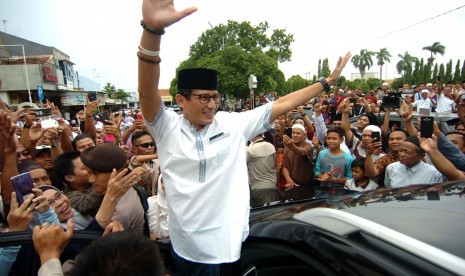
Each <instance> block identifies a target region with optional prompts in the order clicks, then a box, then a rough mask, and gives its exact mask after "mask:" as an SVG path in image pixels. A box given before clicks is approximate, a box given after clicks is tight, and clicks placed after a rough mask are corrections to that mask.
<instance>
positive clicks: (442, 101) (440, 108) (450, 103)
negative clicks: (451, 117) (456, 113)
mask: <svg viewBox="0 0 465 276" xmlns="http://www.w3.org/2000/svg"><path fill="white" fill-rule="evenodd" d="M451 92H452V91H451V89H450V87H449V86H446V87H444V90H443V91H441V90H439V92H438V95H437V96H438V101H437V105H436V112H438V113H451V112H452V110H453V109H454V108H455V101H454V100H453V99H452V96H451Z"/></svg>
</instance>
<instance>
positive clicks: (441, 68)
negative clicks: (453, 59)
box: [438, 63, 447, 83]
mask: <svg viewBox="0 0 465 276" xmlns="http://www.w3.org/2000/svg"><path fill="white" fill-rule="evenodd" d="M438 74H439V75H440V76H442V82H443V83H446V82H447V81H446V79H445V74H446V69H445V67H444V64H442V63H441V65H439V73H438Z"/></svg>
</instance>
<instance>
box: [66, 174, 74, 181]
mask: <svg viewBox="0 0 465 276" xmlns="http://www.w3.org/2000/svg"><path fill="white" fill-rule="evenodd" d="M75 179H76V176H75V175H71V174H68V175H66V176H65V180H66V181H67V182H69V183H73V182H74V180H75Z"/></svg>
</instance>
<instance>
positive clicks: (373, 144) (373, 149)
mask: <svg viewBox="0 0 465 276" xmlns="http://www.w3.org/2000/svg"><path fill="white" fill-rule="evenodd" d="M382 145H383V143H381V142H371V144H370V145H369V146H368V147H366V148H365V153H366V156H369V155H372V154H373V153H375V152H376V151H377V150H378V149H380V148H381V147H382Z"/></svg>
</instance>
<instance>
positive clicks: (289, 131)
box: [284, 127, 292, 137]
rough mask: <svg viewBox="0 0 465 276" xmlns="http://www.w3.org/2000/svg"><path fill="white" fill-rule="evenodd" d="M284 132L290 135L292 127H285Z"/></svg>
mask: <svg viewBox="0 0 465 276" xmlns="http://www.w3.org/2000/svg"><path fill="white" fill-rule="evenodd" d="M284 134H285V135H287V136H289V137H292V127H286V129H285V130H284Z"/></svg>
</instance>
